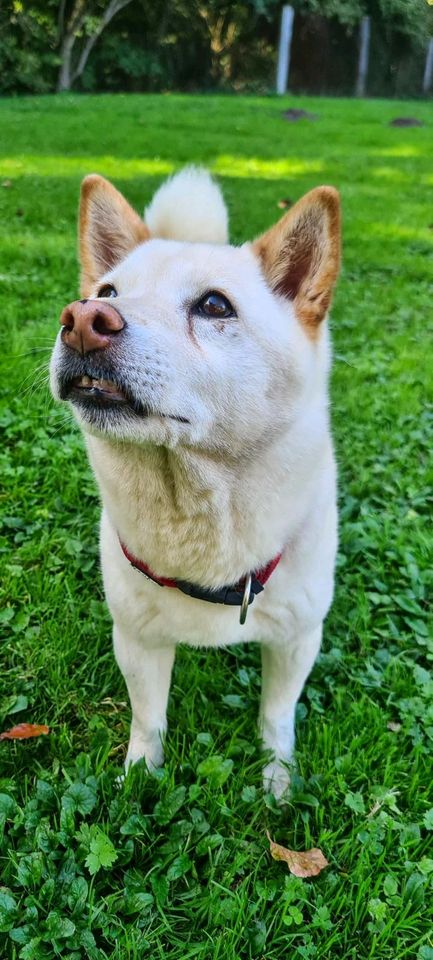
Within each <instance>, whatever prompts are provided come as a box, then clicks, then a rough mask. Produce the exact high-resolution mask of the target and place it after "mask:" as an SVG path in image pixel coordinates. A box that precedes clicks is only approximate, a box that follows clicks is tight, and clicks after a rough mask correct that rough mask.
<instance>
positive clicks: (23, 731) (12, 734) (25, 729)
mask: <svg viewBox="0 0 433 960" xmlns="http://www.w3.org/2000/svg"><path fill="white" fill-rule="evenodd" d="M49 732H50V728H49V727H46V726H45V724H44V723H17V725H16V727H11V729H10V730H3V733H0V740H28V739H29V737H40V736H41V735H42V734H45V735H46V734H47V733H49Z"/></svg>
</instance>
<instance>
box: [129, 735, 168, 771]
mask: <svg viewBox="0 0 433 960" xmlns="http://www.w3.org/2000/svg"><path fill="white" fill-rule="evenodd" d="M139 760H144V762H145V764H146V766H147V769H148V771H149V773H153V772H154V771H155V770H157V769H158V768H159V767H162V765H163V763H164V751H163V749H162V744H161V742H159V743H153V744H152V749H151V750H149V746H148V744H147V743H146V744H144V743H143V742H142V741H141V740H138V739H136V740H130V741H129V746H128V752H127V754H126V759H125V774H126V773H128V770H129V768H130V767H132V766H133V765H134V763H138V761H139Z"/></svg>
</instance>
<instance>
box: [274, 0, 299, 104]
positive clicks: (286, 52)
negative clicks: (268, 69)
mask: <svg viewBox="0 0 433 960" xmlns="http://www.w3.org/2000/svg"><path fill="white" fill-rule="evenodd" d="M294 15H295V11H294V9H293V7H289V6H284V7H283V9H282V11H281V28H280V44H279V47H278V64H277V93H278V94H280V96H281V95H282V94H283V93H285V92H286V90H287V80H288V77H289V66H290V47H291V45H292V33H293V17H294Z"/></svg>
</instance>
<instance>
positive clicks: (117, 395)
mask: <svg viewBox="0 0 433 960" xmlns="http://www.w3.org/2000/svg"><path fill="white" fill-rule="evenodd" d="M73 393H76V394H78V396H80V395H81V396H85V397H87V398H88V397H93V398H95V399H96V400H104V399H107V400H109V401H110V402H112V403H113V402H116V403H129V402H130V401H129V398H128V397H127V396H126V394H125V392H124V390H122V389H121V388H120V387H119V385H118V384H117V383H115V382H114V380H105V379H102V378H100V377H88V376H87V375H86V374H85V375H84V376H83V377H74V379H73V380H71V381H70V384H69V391H68V396H69V398H70V399H72V397H71V394H73Z"/></svg>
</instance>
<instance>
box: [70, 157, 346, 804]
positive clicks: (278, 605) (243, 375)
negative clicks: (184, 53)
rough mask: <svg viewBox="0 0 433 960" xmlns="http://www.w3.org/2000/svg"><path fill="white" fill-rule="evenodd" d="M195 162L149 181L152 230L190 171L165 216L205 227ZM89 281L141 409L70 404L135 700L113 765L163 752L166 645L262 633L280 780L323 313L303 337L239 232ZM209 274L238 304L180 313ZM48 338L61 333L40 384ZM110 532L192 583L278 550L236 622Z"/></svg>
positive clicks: (321, 512)
mask: <svg viewBox="0 0 433 960" xmlns="http://www.w3.org/2000/svg"><path fill="white" fill-rule="evenodd" d="M201 177H202V175H201V174H200V178H199V179H197V175H196V174H194V175H193V174H192V173H191V172H188V173H187V174H185V175H183V180H182V177H179V178H175V180H173V181H171V182H169V184H168V185H167V186H165V187H164V188H162V189H161V190H160V191H158V194H157V197H156V198H155V200H154V201H153V203H152V204H151V207H150V210H151V218H150V222H149V225H150V228H151V230H155V229H156V226H155V225H157V224H159V228H158V229H159V231H161V224H162V223H165V224H166V225H167V224H168V221H167V219H166V217H167V206H166V197H167V196H168V195H169V193H170V190H173V189H174V186H175V183H176V179H177V186H176V190H177V189H178V187H179V189H180V186H181V184H183V188H185V187H186V186H187V185H189V186H190V187H191V189H192V187H193V186H194V185H197V184H198V185H199V200H200V202H198V203H195V195H194V194H191V193H190V192H188V193H186V196H185V198H184V199H182V198H181V196H179V202H178V203H177V206H176V205H175V206H174V207H173V208H171V212H170V217H171V221H170V222H172V220H173V218H178V219H177V221H176V225H175V227H173V228H170V229H172V230H173V233H175V234H176V235H179V234H180V233H182V232H184V231H185V229H186V225H185V216H184V211H185V210H186V209H187V208H190V209H193V208H194V207H196V208H197V210H198V211H200V210H201V212H200V213H199V216H203V219H204V223H203V231H204V233H205V234H206V233H207V230H208V228H209V229H210V233H211V234H212V233H213V231H214V224H213V221H211V224H209V219H208V215H207V212H206V213H204V211H203V207H202V200H201V198H202V196H203V192H202V189H201V185H203V183H204V181H203V180H202V179H201ZM212 190H214V187H213V186H212ZM215 190H216V188H215ZM147 216H148V215H147ZM217 219H218V218H217ZM191 223H192V221H189V225H188V230H189V229H190V228H191V229H192V227H191ZM194 229H195V227H194ZM196 239H197V237H196ZM208 239H210V238H209V237H208ZM211 239H213V240H215V237H214V236H213V237H212V238H211ZM101 282H110V283H113V284H115V286H116V288H117V290H118V294H119V296H118V299H117V301H115V303H116V307H118V309H119V310H120V311H121V312H122V314H123V316H124V317H125V318H126V319H127V322H128V339H127V340H126V341H125V346H124V348H123V353H121V354H120V355H119V359H118V361H116V362H118V363H119V369H120V368H122V370H123V373H124V375H125V376H128V377H129V383H130V384H131V385H133V386H134V390H135V392H136V395H138V396H139V397H140V399H141V400H142V401H143V402H146V403H149V404H151V405H152V406H153V407H154V409H155V411H156V412H155V413H154V414H153V415H151V416H149V417H147V418H143V419H141V420H138V419H136V420H135V421H132V422H131V423H125V424H123V423H120V424H118V425H117V426H114V425H110V424H109V423H108V421H107V424H105V422H102V421H101V423H100V424H98V423H95V422H94V423H93V424H89V422H88V420H87V419H86V418H85V417H84V416H83V415H81V414H80V413H79V411H77V416H78V419H79V421H80V423H81V425H82V427H83V430H84V434H85V437H86V442H87V448H88V453H89V457H90V461H91V463H92V466H93V469H94V472H95V475H96V478H97V481H98V484H99V487H100V491H101V496H102V501H103V514H102V524H101V555H102V568H103V577H104V586H105V591H106V596H107V601H108V605H109V608H110V611H111V614H112V617H113V620H114V648H115V654H116V657H117V660H118V663H119V666H120V669H121V670H122V673H123V675H124V677H125V680H126V683H127V686H128V691H129V695H130V699H131V705H132V713H133V719H132V726H131V738H130V743H129V747H128V754H127V764H129V763H131V762H135V761H136V760H138V759H139V758H140V757H143V756H144V757H145V759H146V762H147V764H148V766H149V768H152V767H154V766H155V765H158V764H160V763H161V762H162V756H163V755H162V741H163V738H164V735H165V730H166V704H167V696H168V690H169V684H170V675H171V668H172V663H173V659H174V651H175V646H176V644H177V643H179V642H183V643H186V644H188V645H189V646H192V647H199V646H203V645H205V646H221V645H226V644H232V643H239V642H240V641H254V642H260V643H261V644H262V650H263V657H262V661H263V681H262V700H261V707H260V729H261V733H262V737H263V742H264V745H265V747H266V748H267V749H269V750H271V751H272V753H273V754H274V758H275V759H274V760H271V761H270V762H269V764H268V765H267V767H266V769H265V772H264V777H265V784H266V786H267V787H269V788H271V789H272V790H273V791H274V793H275V794H276V795H277V796H281V795H282V793H283V792H284V790H285V789H286V787H287V785H288V782H289V772H288V768H287V764H289V763H290V762H291V760H292V756H293V745H294V715H295V707H296V702H297V700H298V698H299V696H300V694H301V691H302V688H303V685H304V683H305V680H306V677H307V676H308V674H309V672H310V670H311V667H312V665H313V663H314V660H315V658H316V656H317V653H318V650H319V646H320V638H321V630H322V622H323V619H324V617H325V615H326V613H327V611H328V608H329V606H330V603H331V599H332V593H333V572H334V560H335V552H336V474H335V464H334V457H333V451H332V443H331V438H330V432H329V423H328V398H327V378H328V369H329V360H330V349H329V340H328V333H327V329H326V321H325V322H324V324H323V326H322V329H321V332H320V334H319V336H318V337H317V339H316V340H315V341H314V342H313V341H312V340H311V338H309V337H308V336H307V334H306V332H305V331H304V329H303V328H302V326H301V324H300V323H299V322H298V320H297V319H296V317H295V314H294V311H293V307H292V305H291V304H290V303H289V302H287V301H285V300H283V299H282V298H281V297H277V296H275V295H274V294H273V293H272V292H271V290H270V289H269V288H268V286H267V284H266V283H265V281H264V279H263V275H262V272H261V268H260V265H259V263H258V260H257V258H256V256H255V254H254V252H253V250H252V248H251V247H250V246H249V245H248V244H246V245H245V246H244V247H241V248H233V247H227V246H209V245H204V244H197V243H196V244H187V243H182V244H180V243H177V242H173V241H167V240H150V241H148V242H147V243H144V244H142V245H141V246H140V247H138V248H137V249H136V250H134V251H133V252H132V253H131V254H130V255H129V256H128V257H127V258H126V260H125V261H123V262H122V263H121V264H119V265H118V266H117V267H116V268H115V269H114V270H113V271H111V273H109V274H107V275H106V277H104V278H102V281H101ZM215 288H216V289H218V290H222V291H223V292H224V293H225V294H226V295H227V296H228V297H229V299H230V300H231V301H232V303H234V304H235V306H236V310H237V318H236V319H233V320H231V321H227V322H226V323H223V324H215V323H213V322H212V321H209V320H207V319H201V318H200V317H197V316H193V318H192V320H191V316H190V315H188V310H189V307H188V306H187V305H188V304H190V303H191V302H193V301H194V299H197V298H198V297H199V296H200V295H201V294H203V293H204V292H206V290H208V289H215ZM119 349H120V348H119ZM62 350H63V347H62V344H61V342H60V340H59V341H58V342H57V345H56V348H55V351H54V354H53V360H52V386H53V391H54V393H55V394H56V392H58V387H57V378H58V372H59V369H60V367H61V364H62V357H63V354H62ZM167 414H171V415H181V416H182V417H183V418H184V419H187V420H188V423H184V422H179V421H177V420H172V419H169V418H167V416H166V415H167ZM119 536H120V537H121V539H122V540H123V542H124V543H126V544H127V546H128V548H129V550H130V552H132V553H133V554H135V555H136V556H137V557H139V558H141V559H142V560H143V561H144V562H146V563H147V564H148V565H149V567H150V568H151V569H153V570H154V571H155V572H156V573H157V574H159V575H160V576H163V577H178V578H182V579H184V580H189V581H192V582H195V583H197V584H201V585H202V586H206V587H212V586H214V587H217V586H222V585H223V584H229V583H234V582H236V581H237V580H238V579H239V578H240V577H242V576H243V575H245V574H246V573H248V572H249V571H250V570H253V569H257V568H259V567H260V566H262V565H264V564H266V563H267V562H268V561H269V560H270V559H271V558H272V557H274V556H275V555H276V554H277V553H278V552H280V551H281V550H282V551H283V557H282V560H281V562H280V564H279V566H278V567H277V569H276V570H275V572H274V574H273V575H272V576H271V578H270V580H269V581H268V583H267V585H266V587H265V590H264V592H263V593H261V594H260V595H259V596H258V597H256V599H255V601H254V603H253V604H252V606H251V607H250V608H249V612H248V617H247V621H246V624H245V626H240V624H239V608H236V607H225V606H220V605H215V604H210V603H206V602H204V601H200V600H195V599H191V598H189V597H187V596H185V595H184V594H183V593H181V592H180V591H178V590H173V589H169V588H165V589H164V588H161V587H160V586H158V585H156V584H154V583H152V582H150V581H148V580H147V579H146V578H145V577H144V576H143V575H142V574H141V573H139V572H137V571H136V570H134V569H133V568H132V567H131V566H130V565H129V563H128V561H127V560H126V559H125V557H124V555H123V553H122V551H121V548H120V546H119V539H118V537H119Z"/></svg>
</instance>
